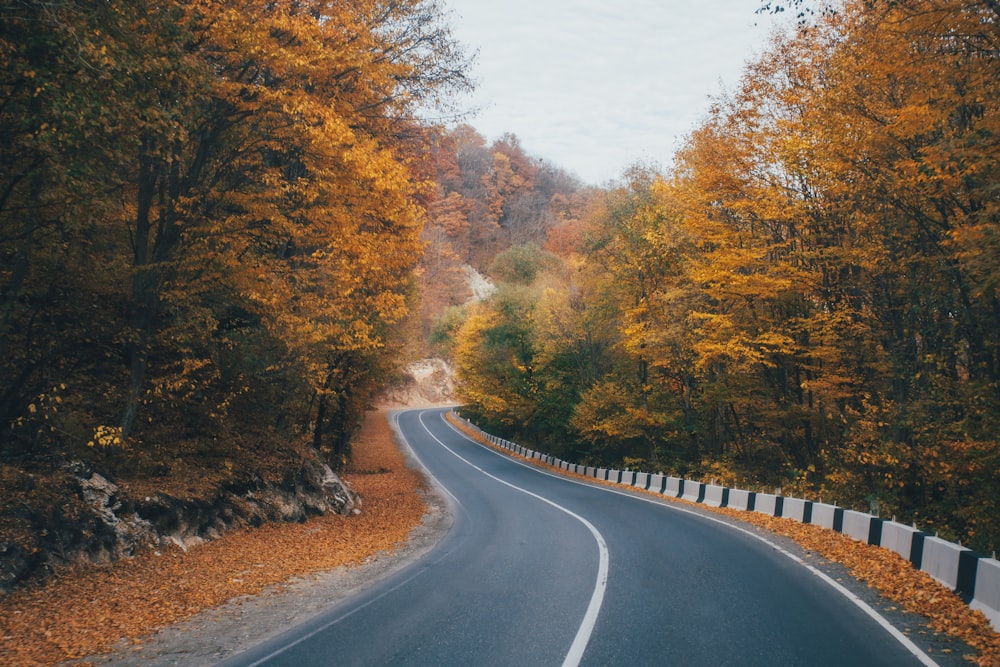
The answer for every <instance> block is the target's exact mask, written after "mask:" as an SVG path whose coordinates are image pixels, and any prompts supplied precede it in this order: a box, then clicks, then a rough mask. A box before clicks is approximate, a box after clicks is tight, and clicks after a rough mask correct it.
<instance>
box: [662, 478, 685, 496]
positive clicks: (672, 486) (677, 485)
mask: <svg viewBox="0 0 1000 667" xmlns="http://www.w3.org/2000/svg"><path fill="white" fill-rule="evenodd" d="M683 484H684V480H683V479H681V478H679V477H667V485H666V488H665V489H664V491H663V495H665V496H670V497H671V498H680V496H681V493H683V490H682V486H683Z"/></svg>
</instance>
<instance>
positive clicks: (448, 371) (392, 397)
mask: <svg viewBox="0 0 1000 667" xmlns="http://www.w3.org/2000/svg"><path fill="white" fill-rule="evenodd" d="M454 377H455V373H454V371H453V370H452V368H451V366H449V365H448V362H446V361H444V360H443V359H421V360H420V361H415V362H413V363H411V364H410V365H409V366H407V367H406V368H405V369H404V370H403V374H402V376H401V378H400V379H399V380H398V381H397V382H395V383H393V385H392V386H390V387H389V388H387V389H386V391H385V392H384V394H383V396H382V400H381V401H380V402H381V403H382V404H384V405H386V406H389V407H425V406H437V405H454V404H455V403H456V400H457V399H456V396H455V381H454Z"/></svg>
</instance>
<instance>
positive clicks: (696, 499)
mask: <svg viewBox="0 0 1000 667" xmlns="http://www.w3.org/2000/svg"><path fill="white" fill-rule="evenodd" d="M704 486H705V485H704V484H702V483H701V482H692V481H691V480H690V479H686V480H684V495H682V496H681V498H683V499H684V500H690V501H691V502H693V503H700V502H701V501H702V500H704V499H705V495H704V491H703V490H702V487H704Z"/></svg>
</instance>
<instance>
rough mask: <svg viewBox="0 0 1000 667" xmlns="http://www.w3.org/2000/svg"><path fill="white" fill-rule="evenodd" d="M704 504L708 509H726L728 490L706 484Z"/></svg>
mask: <svg viewBox="0 0 1000 667" xmlns="http://www.w3.org/2000/svg"><path fill="white" fill-rule="evenodd" d="M705 504H706V505H708V506H710V507H726V506H727V505H729V489H727V488H724V487H721V486H716V485H715V484H706V485H705Z"/></svg>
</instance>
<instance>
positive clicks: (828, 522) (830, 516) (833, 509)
mask: <svg viewBox="0 0 1000 667" xmlns="http://www.w3.org/2000/svg"><path fill="white" fill-rule="evenodd" d="M843 511H844V510H842V509H841V508H839V507H837V506H836V505H828V504H826V503H813V507H812V521H810V523H811V524H813V525H814V526H823V527H824V528H826V529H828V530H833V529H834V528H833V526H834V524H835V523H836V519H837V515H838V514H843Z"/></svg>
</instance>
